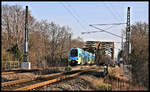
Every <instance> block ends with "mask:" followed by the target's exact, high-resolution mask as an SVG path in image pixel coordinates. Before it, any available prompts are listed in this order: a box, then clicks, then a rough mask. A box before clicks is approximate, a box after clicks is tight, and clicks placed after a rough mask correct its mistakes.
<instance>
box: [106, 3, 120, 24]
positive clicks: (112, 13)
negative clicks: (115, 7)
mask: <svg viewBox="0 0 150 92" xmlns="http://www.w3.org/2000/svg"><path fill="white" fill-rule="evenodd" d="M104 6H105V7H106V8H107V9H108V10H109V11H110V13H111V15H112V16H113V17H114V19H115V20H117V21H120V19H118V17H116V14H114V12H113V11H112V10H111V8H109V6H108V5H107V4H104Z"/></svg>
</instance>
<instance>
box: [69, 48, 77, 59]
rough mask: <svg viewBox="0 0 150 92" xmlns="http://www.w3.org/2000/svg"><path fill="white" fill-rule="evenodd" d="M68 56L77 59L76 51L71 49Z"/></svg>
mask: <svg viewBox="0 0 150 92" xmlns="http://www.w3.org/2000/svg"><path fill="white" fill-rule="evenodd" d="M70 55H71V57H77V56H78V50H77V49H72V50H71V53H70Z"/></svg>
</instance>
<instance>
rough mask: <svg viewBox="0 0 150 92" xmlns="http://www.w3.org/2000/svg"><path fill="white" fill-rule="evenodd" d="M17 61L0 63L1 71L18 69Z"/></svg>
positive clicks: (18, 63)
mask: <svg viewBox="0 0 150 92" xmlns="http://www.w3.org/2000/svg"><path fill="white" fill-rule="evenodd" d="M20 66H21V65H20V62H19V61H2V65H1V69H2V71H3V70H14V69H19V68H20Z"/></svg>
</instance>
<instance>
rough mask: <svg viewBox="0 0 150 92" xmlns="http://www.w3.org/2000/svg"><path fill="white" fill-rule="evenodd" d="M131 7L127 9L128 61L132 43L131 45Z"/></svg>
mask: <svg viewBox="0 0 150 92" xmlns="http://www.w3.org/2000/svg"><path fill="white" fill-rule="evenodd" d="M130 34H131V31H130V7H128V9H127V27H126V54H127V61H128V58H129V54H130V53H131V43H130Z"/></svg>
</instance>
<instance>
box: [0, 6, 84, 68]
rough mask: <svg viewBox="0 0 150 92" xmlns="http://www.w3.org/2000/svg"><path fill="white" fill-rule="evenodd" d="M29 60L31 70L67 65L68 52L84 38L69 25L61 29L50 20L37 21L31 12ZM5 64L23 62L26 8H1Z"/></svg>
mask: <svg viewBox="0 0 150 92" xmlns="http://www.w3.org/2000/svg"><path fill="white" fill-rule="evenodd" d="M28 14H29V15H28V31H29V44H28V46H29V52H28V53H29V54H28V55H29V61H30V62H31V64H32V68H36V67H49V66H54V65H55V66H61V65H65V64H66V63H65V62H66V61H67V58H68V50H69V49H70V42H71V47H81V46H82V45H83V43H84V42H83V41H82V39H81V38H79V37H78V38H76V39H71V40H70V36H72V35H73V33H72V32H71V29H70V28H69V27H68V26H60V25H58V24H56V23H54V22H48V21H47V20H41V21H37V20H36V19H35V18H34V17H33V16H32V15H31V11H29V13H28ZM1 27H2V35H1V37H2V61H15V60H18V61H20V62H22V58H23V51H22V48H23V43H24V32H25V31H24V30H25V9H23V8H22V7H21V6H19V5H13V6H9V5H2V24H1Z"/></svg>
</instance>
